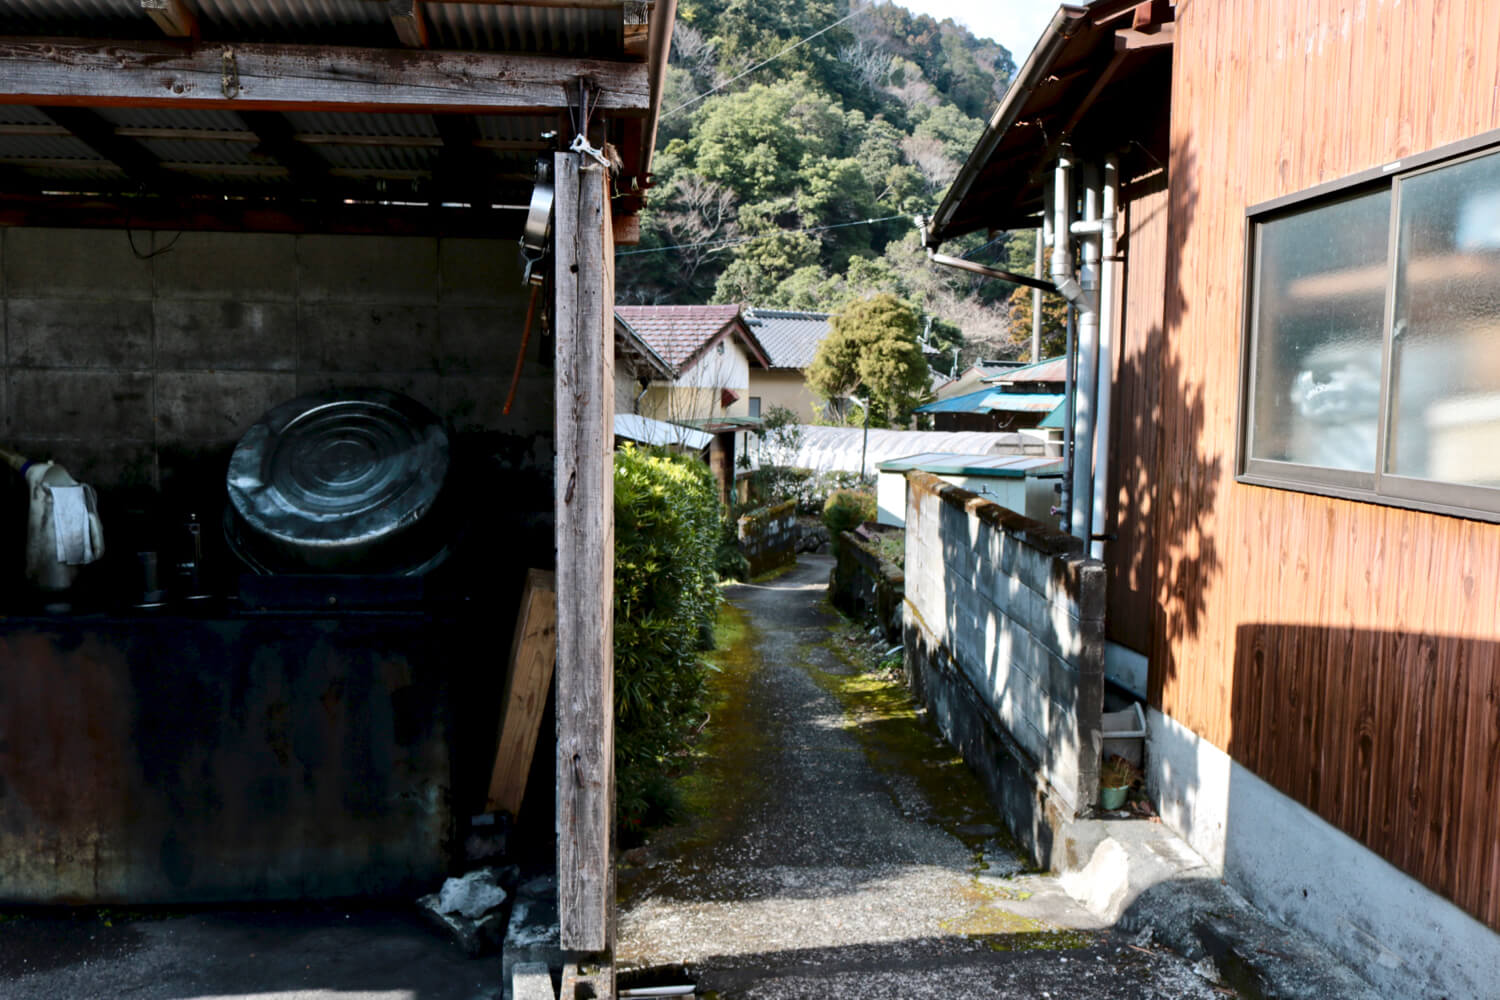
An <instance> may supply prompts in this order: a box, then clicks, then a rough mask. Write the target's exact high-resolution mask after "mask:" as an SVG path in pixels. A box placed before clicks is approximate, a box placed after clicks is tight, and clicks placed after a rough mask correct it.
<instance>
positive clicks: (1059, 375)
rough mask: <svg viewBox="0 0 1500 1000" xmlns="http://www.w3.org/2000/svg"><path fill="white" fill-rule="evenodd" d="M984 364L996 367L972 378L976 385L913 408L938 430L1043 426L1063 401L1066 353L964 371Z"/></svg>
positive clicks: (942, 395)
mask: <svg viewBox="0 0 1500 1000" xmlns="http://www.w3.org/2000/svg"><path fill="white" fill-rule="evenodd" d="M985 365H993V366H994V367H990V368H989V369H988V371H989V374H983V375H981V376H980V377H978V378H976V379H974V381H973V382H971V383H970V385H971V386H972V385H976V384H977V385H978V388H977V389H976V388H971V389H970V391H968V392H965V393H962V394H960V395H952V394H949V393H939V397H940V398H938V399H936V400H934V401H933V402H931V403H927V404H925V405H923V406H919V407H917V408H916V410H915V411H914V412H916V413H920V414H927V415H929V416H931V417H932V429H933V430H935V431H1020V430H1029V429H1031V428H1033V427H1037V426H1039V425H1040V424H1041V423H1042V421H1043V420H1045V419H1046V418H1047V417H1048V416H1049V415H1050V414H1052V413H1053V412H1054V411H1056V410H1057V409H1058V408H1059V407H1061V406H1062V405H1063V403H1064V402H1065V397H1064V395H1063V392H1064V389H1065V388H1066V378H1067V362H1066V359H1064V358H1053V359H1051V360H1049V361H1042V362H1038V363H1037V364H1034V365H1022V366H1019V367H1015V366H1011V365H1008V364H1006V365H1005V366H1004V367H1000V366H998V365H995V363H994V362H983V361H981V362H980V363H979V364H977V365H975V366H974V367H972V368H970V369H969V370H968V371H967V372H965V373H964V374H965V376H968V375H969V374H970V373H982V372H984V371H985V370H986V369H985V368H983V367H981V366H985Z"/></svg>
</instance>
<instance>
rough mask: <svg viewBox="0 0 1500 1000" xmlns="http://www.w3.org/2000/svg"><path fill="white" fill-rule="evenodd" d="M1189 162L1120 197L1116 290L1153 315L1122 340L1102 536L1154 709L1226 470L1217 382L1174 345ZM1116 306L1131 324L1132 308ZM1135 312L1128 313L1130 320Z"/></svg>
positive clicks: (1207, 561)
mask: <svg viewBox="0 0 1500 1000" xmlns="http://www.w3.org/2000/svg"><path fill="white" fill-rule="evenodd" d="M1196 159H1197V154H1196V153H1195V151H1194V149H1193V147H1192V145H1191V143H1184V144H1182V145H1180V146H1179V147H1177V148H1175V149H1174V150H1173V153H1172V157H1171V179H1170V180H1169V178H1168V177H1167V175H1166V173H1165V172H1158V173H1156V174H1153V175H1148V176H1146V177H1144V178H1142V179H1141V180H1139V181H1137V182H1135V183H1134V184H1133V185H1131V186H1130V187H1129V188H1127V191H1126V196H1127V199H1128V202H1127V203H1128V204H1129V206H1130V207H1129V213H1130V215H1129V218H1128V220H1127V230H1126V240H1127V242H1126V245H1125V247H1124V253H1125V255H1126V258H1127V260H1130V261H1131V262H1132V265H1133V266H1134V267H1136V268H1139V269H1142V272H1138V273H1137V274H1136V275H1134V276H1132V280H1131V281H1129V282H1126V283H1125V285H1126V289H1125V293H1126V294H1127V295H1128V294H1129V292H1130V290H1131V289H1134V290H1135V293H1136V296H1137V298H1140V299H1141V300H1142V302H1143V304H1144V305H1145V306H1146V308H1150V307H1151V306H1153V305H1154V304H1155V303H1156V302H1157V301H1160V302H1161V304H1162V312H1161V318H1160V322H1159V323H1156V324H1154V325H1151V326H1150V327H1149V328H1148V330H1147V332H1146V333H1145V335H1144V336H1134V335H1130V334H1131V331H1126V332H1127V338H1126V341H1125V345H1124V350H1123V352H1122V356H1121V359H1120V362H1119V369H1118V371H1117V372H1116V389H1115V400H1114V424H1113V433H1112V435H1111V436H1112V442H1111V452H1112V459H1113V461H1112V466H1113V467H1112V470H1111V478H1112V480H1113V490H1114V492H1113V497H1112V500H1113V502H1112V504H1111V507H1112V511H1111V514H1112V521H1113V523H1112V524H1111V525H1110V528H1109V530H1110V531H1112V532H1113V533H1114V534H1115V535H1116V536H1117V541H1116V543H1115V544H1114V545H1113V546H1112V550H1111V557H1110V559H1109V560H1108V572H1109V574H1110V591H1111V595H1112V600H1111V607H1110V615H1111V619H1112V620H1115V621H1118V624H1115V625H1112V627H1111V633H1112V635H1113V636H1115V637H1118V638H1120V639H1122V640H1124V641H1126V643H1127V644H1128V645H1132V646H1136V647H1138V648H1139V647H1146V648H1147V649H1148V650H1149V654H1150V660H1151V675H1150V679H1149V685H1148V694H1149V699H1150V703H1151V704H1152V705H1153V706H1156V707H1158V708H1159V707H1161V705H1162V697H1163V694H1164V691H1165V689H1166V687H1167V685H1168V683H1169V681H1170V680H1171V679H1173V678H1175V677H1176V676H1177V669H1178V667H1177V663H1176V661H1175V659H1174V654H1173V649H1174V647H1175V645H1176V643H1177V641H1178V640H1180V639H1182V638H1185V637H1192V636H1196V635H1198V633H1199V632H1200V631H1201V629H1202V627H1203V618H1204V614H1205V612H1206V609H1207V605H1206V601H1205V599H1204V593H1205V591H1206V590H1207V589H1208V588H1209V587H1210V586H1211V585H1212V584H1213V581H1214V579H1215V578H1216V577H1217V576H1218V575H1219V573H1220V572H1221V571H1222V568H1223V565H1222V564H1223V560H1222V557H1221V554H1220V550H1219V546H1218V544H1217V542H1216V541H1215V538H1214V535H1213V532H1212V525H1213V516H1214V511H1215V507H1216V504H1217V502H1218V499H1219V489H1220V483H1221V481H1222V477H1223V474H1224V472H1225V468H1224V466H1225V462H1226V461H1227V459H1226V457H1225V456H1224V455H1223V454H1222V453H1221V452H1219V451H1218V450H1217V449H1216V448H1215V447H1213V444H1212V439H1213V436H1212V435H1206V434H1205V430H1206V427H1207V421H1208V419H1209V417H1208V404H1207V401H1206V399H1205V393H1204V387H1203V383H1204V381H1205V379H1206V378H1208V377H1213V376H1214V375H1215V374H1216V373H1215V372H1210V371H1207V370H1205V368H1204V365H1205V364H1207V363H1208V359H1205V360H1204V361H1201V362H1200V361H1199V360H1198V359H1197V358H1196V357H1194V356H1193V355H1191V354H1189V353H1187V352H1186V351H1185V350H1184V345H1183V343H1182V342H1181V340H1180V339H1179V333H1180V331H1181V329H1182V326H1183V322H1184V318H1185V317H1186V315H1187V314H1188V312H1189V311H1190V310H1191V308H1192V307H1193V304H1192V303H1189V302H1188V299H1187V296H1186V294H1185V292H1184V274H1185V273H1186V272H1188V271H1190V270H1191V269H1192V268H1193V267H1195V266H1197V265H1196V263H1195V262H1193V261H1188V260H1185V259H1184V257H1183V254H1182V246H1183V243H1184V241H1185V240H1186V238H1187V236H1188V234H1189V233H1190V232H1191V231H1192V228H1193V226H1194V225H1195V223H1196V214H1197V207H1198V197H1199V196H1198V190H1197V188H1196V186H1195V183H1194V178H1195V173H1194V170H1195V165H1196ZM1161 213H1165V214H1166V216H1165V220H1163V219H1162V218H1161ZM1163 221H1164V223H1165V224H1164V225H1163ZM1157 262H1160V263H1157ZM1152 267H1159V268H1160V271H1159V272H1157V273H1156V274H1154V275H1153V274H1152V273H1151V272H1150V271H1149V270H1147V269H1149V268H1152ZM1152 277H1155V278H1156V281H1157V282H1159V284H1156V283H1154V282H1153V281H1152V280H1151V279H1152ZM1123 305H1124V314H1126V315H1130V314H1131V309H1132V303H1131V302H1130V301H1129V300H1128V299H1127V301H1125V302H1124V304H1123ZM1143 311H1144V310H1143V309H1142V308H1141V307H1135V309H1134V315H1135V316H1139V315H1140V314H1141V313H1142V312H1143ZM1221 356H1222V355H1221Z"/></svg>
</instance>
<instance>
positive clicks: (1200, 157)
mask: <svg viewBox="0 0 1500 1000" xmlns="http://www.w3.org/2000/svg"><path fill="white" fill-rule="evenodd" d="M1177 14H1178V22H1177V26H1176V45H1175V55H1174V69H1173V82H1172V126H1171V128H1172V143H1171V146H1172V158H1171V162H1170V164H1169V167H1170V188H1169V206H1170V218H1169V222H1168V229H1169V233H1168V235H1169V245H1170V246H1171V247H1172V248H1173V252H1172V255H1171V257H1170V260H1169V267H1168V272H1167V284H1166V289H1165V295H1164V300H1165V302H1166V313H1165V331H1166V336H1165V338H1164V342H1163V347H1162V348H1161V360H1160V364H1159V368H1158V379H1159V389H1158V395H1159V398H1160V400H1161V420H1160V423H1161V431H1162V437H1161V440H1160V444H1159V447H1160V450H1159V452H1158V462H1157V483H1158V493H1157V496H1156V498H1155V522H1154V523H1155V535H1156V537H1155V547H1156V548H1155V553H1154V559H1155V564H1156V566H1155V577H1156V580H1155V591H1156V595H1157V610H1156V612H1155V618H1154V621H1153V638H1152V655H1151V676H1150V687H1151V701H1152V704H1153V706H1154V707H1155V708H1157V709H1159V710H1160V712H1161V713H1163V714H1164V715H1165V716H1167V717H1170V719H1171V720H1172V722H1173V724H1174V725H1176V726H1178V727H1180V729H1181V730H1182V731H1183V732H1185V733H1188V734H1190V735H1191V737H1192V739H1196V740H1201V741H1202V742H1203V743H1205V744H1207V745H1208V746H1209V747H1210V748H1216V749H1218V750H1219V751H1221V752H1227V754H1228V756H1229V757H1230V758H1232V760H1233V761H1235V762H1237V763H1238V764H1239V765H1240V766H1242V767H1243V768H1244V769H1246V770H1247V771H1249V772H1251V773H1252V774H1253V775H1254V776H1255V777H1256V778H1257V780H1261V781H1264V782H1265V783H1266V785H1267V786H1268V787H1270V788H1273V789H1275V790H1276V791H1278V792H1280V793H1281V794H1282V795H1284V796H1287V797H1289V798H1290V799H1292V800H1295V801H1296V802H1297V803H1300V804H1301V806H1302V807H1305V808H1306V810H1307V811H1308V813H1309V814H1310V815H1313V816H1316V817H1317V818H1318V820H1319V822H1321V823H1324V824H1326V825H1327V826H1328V827H1331V828H1335V829H1336V830H1339V831H1342V832H1343V833H1344V834H1346V835H1347V836H1348V838H1351V839H1352V840H1353V841H1356V842H1358V843H1360V844H1362V845H1364V846H1366V847H1368V848H1370V849H1371V850H1372V851H1374V852H1375V853H1376V854H1378V855H1379V856H1380V857H1381V858H1384V859H1385V860H1386V861H1388V862H1389V863H1390V865H1392V866H1394V868H1395V869H1399V870H1400V871H1401V872H1405V873H1407V874H1408V875H1410V876H1412V877H1413V878H1414V879H1416V880H1417V881H1419V882H1421V883H1422V884H1423V885H1426V886H1427V887H1429V888H1431V889H1433V890H1434V891H1436V892H1438V893H1440V894H1442V895H1443V896H1446V897H1447V898H1449V899H1451V900H1453V901H1454V902H1455V903H1456V904H1458V906H1459V907H1461V908H1462V909H1463V910H1464V911H1466V912H1467V913H1468V914H1471V915H1472V916H1473V917H1474V918H1477V919H1478V920H1480V921H1483V922H1484V923H1486V924H1488V925H1489V926H1490V927H1491V928H1500V852H1497V851H1496V850H1495V845H1496V843H1500V723H1497V719H1496V714H1495V705H1496V703H1497V700H1500V569H1497V567H1500V525H1495V524H1488V523H1480V522H1476V521H1469V520H1463V519H1461V518H1457V517H1447V516H1438V515H1433V514H1428V513H1422V512H1417V511H1410V510H1402V509H1397V508H1392V507H1383V506H1378V505H1373V504H1361V503H1353V502H1348V501H1343V500H1337V499H1329V498H1325V497H1318V496H1312V495H1307V494H1301V493H1294V492H1289V491H1284V490H1273V489H1266V488H1261V487H1255V486H1249V485H1242V484H1239V483H1237V482H1236V481H1235V478H1234V472H1235V468H1234V466H1235V442H1236V438H1235V435H1236V428H1237V403H1238V390H1239V377H1240V359H1239V346H1240V331H1241V324H1242V305H1241V303H1242V293H1243V285H1244V280H1245V244H1244V239H1245V209H1246V207H1247V206H1249V205H1252V204H1256V203H1258V202H1261V201H1264V200H1267V199H1270V198H1273V197H1276V196H1279V195H1285V194H1291V193H1295V192H1298V191H1301V190H1304V189H1306V188H1308V187H1311V186H1312V185H1315V184H1318V183H1319V182H1322V181H1329V180H1334V179H1336V178H1339V177H1341V176H1344V175H1347V174H1350V173H1353V172H1355V171H1359V170H1362V169H1365V168H1370V167H1375V166H1378V165H1380V164H1383V163H1388V162H1391V161H1394V160H1397V159H1400V158H1401V157H1403V156H1406V155H1408V154H1413V153H1417V152H1421V151H1423V150H1427V149H1430V148H1433V147H1435V146H1439V145H1442V144H1444V143H1448V142H1452V141H1455V140H1459V139H1463V138H1466V137H1469V136H1473V135H1475V134H1478V133H1481V132H1484V131H1486V130H1490V129H1495V128H1500V102H1497V100H1496V97H1495V94H1496V93H1497V91H1500V47H1497V46H1496V45H1495V44H1494V41H1495V39H1496V38H1500V4H1495V3H1491V2H1488V0H1456V2H1453V0H1450V2H1440V0H1411V2H1406V3H1399V4H1398V3H1393V2H1385V3H1381V2H1370V3H1359V4H1348V3H1345V2H1343V0H1230V2H1222V3H1213V4H1207V3H1194V4H1181V5H1179V7H1178V10H1177ZM1310 95H1312V96H1311V97H1310ZM1156 780H1157V782H1158V785H1160V784H1161V783H1162V782H1163V781H1164V780H1166V776H1164V775H1163V774H1161V773H1160V772H1158V775H1157V779H1156ZM1228 780H1231V781H1232V780H1233V778H1232V775H1231V776H1230V778H1229V779H1228ZM1176 781H1177V783H1178V785H1179V786H1180V787H1179V789H1178V790H1177V791H1175V792H1174V793H1173V796H1172V800H1171V803H1170V804H1172V805H1173V808H1174V809H1176V810H1178V814H1177V815H1175V816H1170V817H1168V819H1169V821H1170V822H1172V823H1174V825H1176V826H1178V827H1179V828H1180V829H1184V830H1187V831H1189V832H1191V833H1193V835H1194V836H1195V837H1197V838H1198V843H1200V844H1201V843H1203V840H1202V836H1203V831H1202V824H1199V823H1198V822H1197V820H1196V819H1195V814H1196V813H1201V812H1203V811H1211V810H1212V809H1215V808H1217V809H1219V810H1220V813H1221V815H1222V816H1223V819H1222V820H1221V821H1220V822H1219V823H1218V830H1217V833H1216V834H1215V835H1216V836H1217V837H1218V838H1219V839H1220V841H1221V842H1222V843H1224V844H1228V845H1234V844H1241V843H1250V842H1253V841H1255V840H1256V839H1258V838H1262V837H1266V836H1270V835H1272V833H1273V832H1274V831H1272V830H1271V829H1270V828H1269V827H1268V825H1267V823H1266V821H1265V820H1264V819H1263V818H1262V817H1260V816H1257V815H1255V814H1254V813H1253V812H1247V811H1245V810H1236V809H1234V808H1233V804H1234V802H1235V801H1236V798H1235V791H1234V789H1232V788H1231V789H1227V790H1226V789H1223V788H1220V787H1216V786H1215V785H1214V784H1213V783H1211V782H1209V781H1207V780H1206V779H1205V780H1201V781H1200V780H1194V774H1193V773H1192V772H1191V771H1189V772H1188V773H1186V774H1179V775H1178V776H1177V778H1176ZM1226 796H1227V801H1228V803H1229V805H1228V807H1225V806H1224V805H1223V803H1222V802H1219V800H1220V799H1223V798H1225V797H1226ZM1215 802H1218V803H1219V804H1218V805H1217V806H1216V805H1214V803H1215ZM1281 843H1282V845H1283V847H1284V849H1285V854H1288V855H1289V854H1293V853H1297V852H1300V851H1302V850H1303V849H1304V845H1303V844H1302V843H1300V842H1295V841H1291V840H1287V841H1282V842H1281ZM1226 850H1232V848H1226ZM1328 870H1329V871H1332V870H1334V869H1333V868H1332V867H1331V866H1330V867H1329V868H1328ZM1236 877H1237V879H1238V881H1239V884H1241V885H1242V886H1243V887H1244V888H1246V890H1247V892H1248V893H1249V894H1250V895H1251V896H1252V898H1254V899H1257V900H1269V901H1270V902H1272V903H1274V904H1275V905H1276V907H1277V908H1278V910H1279V911H1280V912H1282V913H1283V915H1284V916H1286V917H1287V919H1289V920H1292V921H1293V922H1294V923H1300V924H1301V925H1302V926H1304V927H1310V926H1315V925H1316V924H1317V921H1318V920H1319V919H1323V918H1325V917H1326V916H1327V914H1326V912H1322V913H1320V912H1317V911H1315V910H1313V909H1311V907H1312V906H1313V905H1314V904H1316V903H1317V902H1318V898H1317V897H1318V895H1319V893H1320V892H1321V891H1322V888H1321V887H1320V886H1318V885H1317V884H1316V883H1304V884H1303V886H1302V889H1303V892H1302V894H1301V896H1300V897H1298V898H1297V899H1296V900H1293V901H1288V900H1286V899H1278V898H1276V896H1275V892H1276V889H1275V888H1274V887H1268V886H1270V883H1257V882H1256V881H1255V879H1254V878H1253V877H1251V875H1250V874H1249V873H1247V872H1246V871H1245V870H1244V869H1239V870H1238V872H1237V874H1236ZM1374 885H1375V884H1374V883H1372V887H1373V886H1374ZM1340 889H1341V891H1342V892H1345V893H1347V892H1349V891H1351V887H1349V886H1343V887H1340ZM1304 898H1306V899H1307V906H1308V907H1309V908H1308V909H1303V902H1302V900H1303V899H1304ZM1389 898H1390V897H1388V896H1383V895H1382V894H1381V892H1380V891H1379V890H1378V888H1372V889H1371V892H1369V893H1367V894H1366V895H1365V896H1364V897H1363V899H1364V903H1362V904H1361V906H1363V907H1366V908H1368V912H1369V913H1370V914H1379V913H1380V912H1382V911H1383V910H1384V909H1385V908H1386V907H1388V906H1389V905H1390V903H1389ZM1408 923H1411V921H1408ZM1370 926H1373V924H1372V922H1371V917H1369V916H1367V915H1366V913H1365V912H1363V911H1361V910H1359V909H1356V910H1353V911H1345V912H1343V913H1341V914H1340V915H1339V917H1338V926H1336V927H1333V928H1324V930H1326V931H1328V932H1329V933H1338V934H1342V935H1343V937H1344V940H1345V941H1346V942H1348V949H1347V950H1346V952H1345V953H1346V954H1350V955H1354V956H1360V955H1361V954H1362V953H1361V951H1360V949H1361V947H1364V948H1365V951H1364V952H1363V955H1364V957H1365V958H1366V959H1367V961H1368V965H1367V969H1368V974H1370V975H1371V976H1372V977H1374V978H1376V979H1377V980H1379V981H1382V982H1390V983H1398V982H1402V981H1404V982H1407V983H1410V982H1412V981H1428V982H1432V983H1435V984H1442V983H1451V984H1455V985H1452V986H1451V989H1452V990H1453V993H1452V994H1451V995H1467V994H1466V990H1465V987H1464V985H1463V984H1464V982H1482V981H1483V980H1465V979H1462V978H1447V977H1448V975H1449V972H1450V971H1451V969H1448V968H1446V967H1448V966H1452V965H1454V964H1455V959H1454V958H1453V957H1452V956H1449V955H1445V954H1444V951H1445V947H1446V942H1445V941H1443V940H1441V939H1434V940H1433V941H1432V942H1431V949H1432V953H1431V954H1429V955H1413V954H1394V955H1393V954H1385V953H1383V951H1382V950H1381V949H1380V948H1379V947H1377V946H1376V944H1371V943H1369V942H1365V943H1364V944H1363V945H1362V944H1361V942H1362V941H1364V939H1372V938H1373V939H1375V940H1376V942H1377V944H1378V938H1376V937H1375V935H1374V934H1372V933H1370V932H1369V931H1367V930H1366V929H1365V928H1367V927H1370ZM1489 940H1491V941H1494V940H1500V939H1496V938H1495V937H1494V936H1493V935H1490V936H1489ZM1435 956H1436V957H1435ZM1479 961H1480V964H1481V965H1483V963H1484V962H1486V961H1487V962H1489V963H1490V965H1489V966H1488V968H1489V971H1490V972H1491V973H1493V972H1494V971H1495V970H1496V969H1497V968H1500V961H1497V960H1496V959H1495V954H1494V949H1493V946H1491V951H1490V953H1489V954H1488V955H1487V956H1483V957H1481V958H1480V959H1479ZM1439 965H1443V966H1445V968H1436V966H1439ZM1429 966H1430V967H1429ZM1470 971H1472V969H1471V970H1470ZM1403 974H1404V975H1406V978H1405V979H1404V980H1402V979H1401V978H1400V977H1401V976H1402V975H1403ZM1429 975H1430V976H1436V977H1438V978H1433V979H1425V978H1424V977H1427V976H1429ZM1490 986H1491V987H1492V986H1493V976H1492V977H1491V979H1490ZM1441 988H1442V987H1441V985H1438V986H1434V989H1441ZM1406 995H1409V994H1406Z"/></svg>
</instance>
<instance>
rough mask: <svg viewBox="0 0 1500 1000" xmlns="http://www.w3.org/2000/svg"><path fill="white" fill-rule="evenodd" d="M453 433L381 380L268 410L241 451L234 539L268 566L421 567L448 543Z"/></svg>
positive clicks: (232, 488) (247, 556)
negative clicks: (443, 510)
mask: <svg viewBox="0 0 1500 1000" xmlns="http://www.w3.org/2000/svg"><path fill="white" fill-rule="evenodd" d="M448 457H449V456H448V435H447V434H446V433H445V432H444V430H443V427H442V424H441V422H440V421H439V420H438V418H437V417H436V416H435V415H433V413H432V412H431V411H429V410H428V409H427V408H426V407H424V406H423V405H422V404H420V403H418V402H417V401H416V400H414V399H411V398H409V397H407V396H403V395H400V394H399V393H394V392H386V391H384V390H381V389H343V390H333V391H330V392H323V393H316V394H313V395H309V396H302V397H300V398H298V399H294V400H292V401H290V402H287V403H282V404H281V405H280V406H277V407H275V408H274V409H272V410H270V411H268V412H267V413H266V414H265V415H264V416H262V417H261V418H260V420H258V421H257V422H256V423H255V425H254V426H253V427H251V428H250V430H249V431H247V432H246V433H245V436H244V437H243V438H241V439H240V443H239V444H238V445H237V446H236V447H235V449H234V455H233V457H232V458H231V459H230V461H229V477H228V479H229V484H228V485H229V509H228V511H227V512H226V514H225V534H226V537H227V538H228V540H229V544H230V547H231V548H232V549H234V551H235V553H236V554H237V555H239V556H240V558H241V559H242V560H244V562H245V563H246V564H248V565H249V566H250V567H251V568H253V569H255V570H257V571H259V572H262V573H306V572H337V573H420V572H423V571H425V570H426V569H428V568H430V567H431V566H433V565H435V564H436V563H437V562H440V561H441V559H442V557H443V556H444V554H445V553H446V548H445V544H446V541H447V539H446V537H445V531H444V529H443V528H442V526H441V525H440V524H439V522H440V521H441V518H434V517H432V516H431V514H432V511H433V509H434V508H435V507H436V506H438V504H439V501H440V500H441V498H442V492H443V483H444V481H445V479H446V478H447V475H448Z"/></svg>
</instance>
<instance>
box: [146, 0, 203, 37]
mask: <svg viewBox="0 0 1500 1000" xmlns="http://www.w3.org/2000/svg"><path fill="white" fill-rule="evenodd" d="M141 10H143V11H145V12H146V14H147V16H149V17H150V18H151V20H153V21H155V22H156V26H157V27H158V28H160V29H161V33H162V34H164V35H166V36H168V37H169V38H197V37H198V15H197V14H195V13H193V9H192V8H191V7H189V6H188V5H187V4H186V3H185V2H184V0H141Z"/></svg>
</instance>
